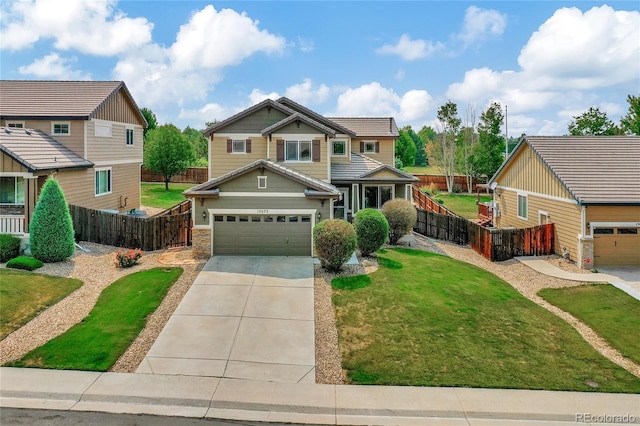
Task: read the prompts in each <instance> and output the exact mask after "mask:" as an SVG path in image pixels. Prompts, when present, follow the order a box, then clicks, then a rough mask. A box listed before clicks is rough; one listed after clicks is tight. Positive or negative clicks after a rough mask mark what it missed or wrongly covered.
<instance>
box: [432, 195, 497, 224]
mask: <svg viewBox="0 0 640 426" xmlns="http://www.w3.org/2000/svg"><path fill="white" fill-rule="evenodd" d="M433 198H434V199H436V200H442V201H444V203H443V206H445V207H446V208H448V209H449V210H451V211H453V212H454V213H456V214H458V215H459V216H462V217H465V218H467V219H477V218H478V205H477V204H476V201H477V199H478V197H477V195H476V194H473V195H469V194H448V193H440V194H438V196H436V197H433ZM491 200H492V197H491V195H481V196H480V202H481V203H485V202H487V201H491Z"/></svg>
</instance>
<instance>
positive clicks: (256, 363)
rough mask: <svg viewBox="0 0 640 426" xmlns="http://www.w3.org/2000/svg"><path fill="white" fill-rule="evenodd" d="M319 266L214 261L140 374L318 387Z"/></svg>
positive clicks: (271, 260)
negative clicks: (315, 289) (316, 278)
mask: <svg viewBox="0 0 640 426" xmlns="http://www.w3.org/2000/svg"><path fill="white" fill-rule="evenodd" d="M314 333H315V331H314V312H313V259H312V258H311V257H275V256H274V257H261V256H216V257H213V258H211V259H210V260H209V261H208V262H207V263H206V265H205V266H204V268H203V270H202V271H201V272H200V274H199V275H198V277H197V278H196V280H195V281H194V283H193V285H192V286H191V288H190V289H189V291H188V292H187V294H186V295H185V297H184V298H183V300H182V302H181V303H180V305H179V306H178V307H177V309H176V311H175V312H174V314H173V315H172V316H171V318H170V319H169V321H168V323H167V325H166V326H165V328H164V329H163V330H162V332H161V333H160V335H159V336H158V339H157V340H156V342H155V343H154V345H153V346H152V347H151V350H150V351H149V353H148V354H147V356H146V357H145V359H144V361H143V362H142V363H141V364H140V366H139V367H138V370H137V371H136V372H137V373H145V374H169V375H188V376H210V377H228V378H240V379H250V380H264V381H275V382H288V383H315V335H314Z"/></svg>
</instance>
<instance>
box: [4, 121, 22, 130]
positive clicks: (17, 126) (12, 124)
mask: <svg viewBox="0 0 640 426" xmlns="http://www.w3.org/2000/svg"><path fill="white" fill-rule="evenodd" d="M5 123H6V126H7V127H8V128H10V129H24V121H7V122H5Z"/></svg>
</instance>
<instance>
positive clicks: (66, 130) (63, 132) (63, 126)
mask: <svg viewBox="0 0 640 426" xmlns="http://www.w3.org/2000/svg"><path fill="white" fill-rule="evenodd" d="M51 134H52V135H55V136H68V135H70V134H71V124H70V123H69V122H68V121H54V122H52V123H51Z"/></svg>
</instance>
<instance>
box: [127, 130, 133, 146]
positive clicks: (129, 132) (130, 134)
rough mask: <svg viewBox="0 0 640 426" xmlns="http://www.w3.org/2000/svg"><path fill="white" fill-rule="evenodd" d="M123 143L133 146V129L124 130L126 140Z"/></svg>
mask: <svg viewBox="0 0 640 426" xmlns="http://www.w3.org/2000/svg"><path fill="white" fill-rule="evenodd" d="M125 144H126V145H127V146H133V129H127V130H126V141H125Z"/></svg>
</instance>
